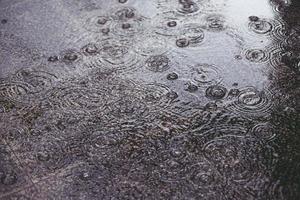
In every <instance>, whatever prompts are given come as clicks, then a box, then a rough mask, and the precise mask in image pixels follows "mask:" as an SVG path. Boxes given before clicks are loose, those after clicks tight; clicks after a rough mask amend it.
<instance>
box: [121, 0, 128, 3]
mask: <svg viewBox="0 0 300 200" xmlns="http://www.w3.org/2000/svg"><path fill="white" fill-rule="evenodd" d="M126 2H127V0H119V3H126Z"/></svg>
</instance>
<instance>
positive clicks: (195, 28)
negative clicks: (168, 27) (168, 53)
mask: <svg viewBox="0 0 300 200" xmlns="http://www.w3.org/2000/svg"><path fill="white" fill-rule="evenodd" d="M204 37H205V35H204V32H203V30H202V27H200V26H199V25H198V24H185V25H184V26H183V27H181V28H180V30H179V36H178V39H177V41H176V44H177V46H178V47H186V46H192V47H195V46H199V45H200V44H201V43H202V42H203V40H204Z"/></svg>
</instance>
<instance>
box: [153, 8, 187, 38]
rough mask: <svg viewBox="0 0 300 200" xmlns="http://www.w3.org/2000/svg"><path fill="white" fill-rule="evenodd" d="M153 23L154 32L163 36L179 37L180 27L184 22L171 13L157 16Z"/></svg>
mask: <svg viewBox="0 0 300 200" xmlns="http://www.w3.org/2000/svg"><path fill="white" fill-rule="evenodd" d="M151 21H152V26H153V27H154V32H155V33H157V34H159V35H163V36H176V35H178V27H179V26H180V25H181V23H182V20H180V19H179V18H178V16H177V15H176V13H174V12H171V11H170V12H165V13H162V14H157V15H156V16H155V17H154V18H153V19H152V20H151ZM171 24H173V25H171ZM175 24H176V25H175ZM170 25H171V26H170Z"/></svg>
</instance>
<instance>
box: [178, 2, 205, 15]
mask: <svg viewBox="0 0 300 200" xmlns="http://www.w3.org/2000/svg"><path fill="white" fill-rule="evenodd" d="M198 11H200V8H199V6H198V4H197V3H195V2H193V1H191V0H185V1H180V2H179V6H178V7H177V12H178V13H180V14H183V15H189V14H195V13H197V12H198Z"/></svg>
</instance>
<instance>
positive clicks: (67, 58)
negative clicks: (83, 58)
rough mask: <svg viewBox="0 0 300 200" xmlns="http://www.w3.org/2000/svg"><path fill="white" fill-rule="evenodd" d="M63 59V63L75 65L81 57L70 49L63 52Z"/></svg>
mask: <svg viewBox="0 0 300 200" xmlns="http://www.w3.org/2000/svg"><path fill="white" fill-rule="evenodd" d="M61 59H62V62H63V63H65V64H68V65H69V64H73V63H75V62H77V61H79V60H80V55H79V53H78V52H77V51H76V50H74V49H68V50H65V51H63V52H61Z"/></svg>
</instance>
